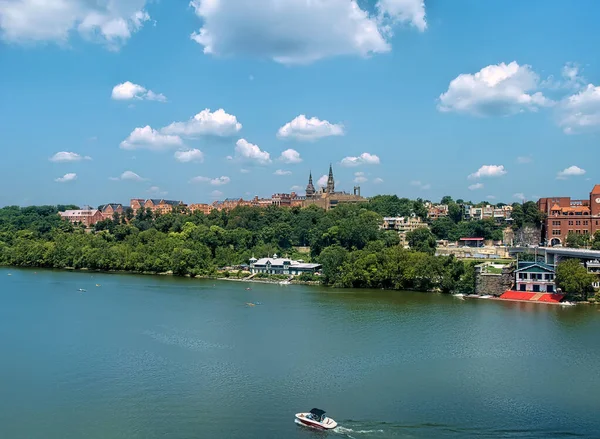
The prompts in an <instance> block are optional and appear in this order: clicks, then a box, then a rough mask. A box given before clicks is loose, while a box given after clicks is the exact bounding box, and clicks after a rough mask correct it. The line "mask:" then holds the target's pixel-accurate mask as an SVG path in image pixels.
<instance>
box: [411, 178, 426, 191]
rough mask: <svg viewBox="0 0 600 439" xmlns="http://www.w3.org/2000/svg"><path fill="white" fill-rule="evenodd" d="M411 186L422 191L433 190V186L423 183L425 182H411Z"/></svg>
mask: <svg viewBox="0 0 600 439" xmlns="http://www.w3.org/2000/svg"><path fill="white" fill-rule="evenodd" d="M410 185H411V186H415V187H418V188H419V189H421V190H428V189H431V184H429V183H423V182H421V181H419V180H413V181H411V182H410Z"/></svg>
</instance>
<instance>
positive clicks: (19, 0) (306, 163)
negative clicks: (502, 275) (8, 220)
mask: <svg viewBox="0 0 600 439" xmlns="http://www.w3.org/2000/svg"><path fill="white" fill-rule="evenodd" d="M599 14H600V2H598V1H596V0H578V1H577V2H571V1H566V0H552V1H548V0H544V1H542V0H528V1H526V2H524V1H521V0H504V1H500V0H486V1H481V0H456V1H441V0H424V1H423V0H372V1H366V0H358V1H356V0H320V1H316V0H192V1H191V2H188V1H184V0H168V1H167V0H0V150H1V151H2V159H1V160H0V188H1V189H0V205H13V204H15V205H31V204H71V203H73V204H78V205H84V204H89V205H99V204H103V203H109V202H117V203H127V204H128V203H129V199H130V198H167V199H175V200H182V201H184V202H186V203H206V202H212V201H214V200H216V199H224V198H226V197H244V198H251V197H253V196H255V195H257V196H259V197H269V196H271V194H273V193H289V192H291V191H297V192H299V193H303V192H304V188H305V187H306V184H307V180H308V174H309V172H311V171H312V175H313V178H314V181H315V183H317V181H318V180H321V179H322V176H324V175H326V174H327V172H328V168H329V164H330V163H331V164H332V166H333V170H334V175H335V177H336V189H337V190H345V191H348V192H352V189H353V186H355V185H360V186H361V189H362V190H361V192H362V195H363V196H373V195H376V194H397V195H398V196H400V197H409V198H417V197H420V198H423V199H427V200H433V201H439V200H440V199H441V198H442V196H444V195H451V196H453V197H454V198H455V199H457V198H463V199H466V200H472V201H490V202H500V201H502V202H515V201H521V200H537V198H539V197H544V196H572V197H575V198H585V197H587V196H588V193H589V192H590V190H591V189H592V187H593V185H594V184H595V183H600V176H599V175H598V166H597V163H598V159H599V148H598V146H599V141H600V57H598V47H600V31H599V30H598V24H597V17H598V16H599ZM321 184H324V183H323V181H321Z"/></svg>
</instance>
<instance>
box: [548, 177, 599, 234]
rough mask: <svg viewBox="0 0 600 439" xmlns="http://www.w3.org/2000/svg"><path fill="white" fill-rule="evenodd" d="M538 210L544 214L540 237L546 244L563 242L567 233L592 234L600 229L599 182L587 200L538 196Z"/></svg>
mask: <svg viewBox="0 0 600 439" xmlns="http://www.w3.org/2000/svg"><path fill="white" fill-rule="evenodd" d="M537 204H538V208H539V209H540V211H542V212H543V213H545V214H546V220H545V222H544V224H543V226H542V237H543V238H544V239H545V241H546V244H547V245H557V244H564V243H565V240H566V239H567V236H568V234H569V233H575V234H587V235H590V236H591V235H593V234H594V233H595V232H596V230H600V184H597V185H596V186H594V189H592V192H590V197H589V199H587V200H572V199H571V198H570V197H551V198H540V200H538V202H537Z"/></svg>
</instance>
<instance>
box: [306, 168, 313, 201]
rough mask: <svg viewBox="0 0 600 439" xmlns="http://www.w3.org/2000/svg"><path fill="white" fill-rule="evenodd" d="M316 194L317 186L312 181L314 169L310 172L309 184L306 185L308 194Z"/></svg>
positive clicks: (310, 195) (308, 195) (309, 195)
mask: <svg viewBox="0 0 600 439" xmlns="http://www.w3.org/2000/svg"><path fill="white" fill-rule="evenodd" d="M314 194H315V187H314V186H313V181H312V171H311V172H310V174H308V185H307V186H306V196H307V197H312V196H313V195H314Z"/></svg>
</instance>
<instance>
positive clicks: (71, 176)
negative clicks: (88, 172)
mask: <svg viewBox="0 0 600 439" xmlns="http://www.w3.org/2000/svg"><path fill="white" fill-rule="evenodd" d="M74 180H77V174H75V173H73V172H70V173H68V174H65V175H63V176H62V177H59V178H57V179H55V180H54V181H56V182H58V183H68V182H70V181H74Z"/></svg>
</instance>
